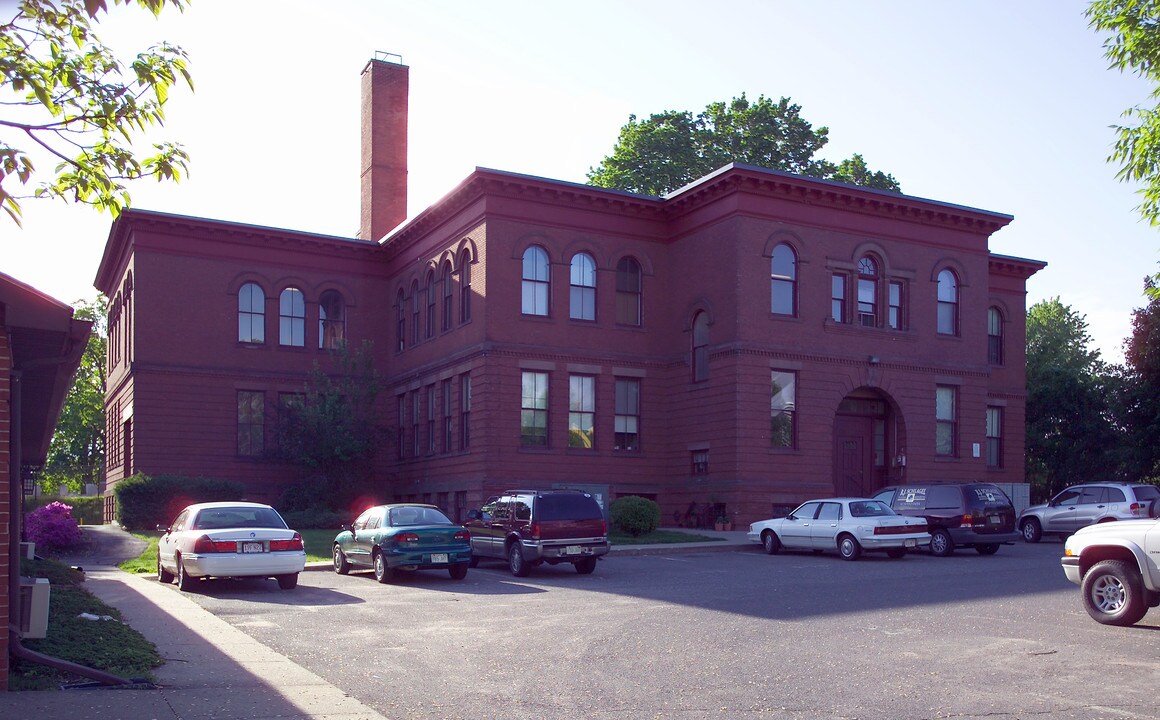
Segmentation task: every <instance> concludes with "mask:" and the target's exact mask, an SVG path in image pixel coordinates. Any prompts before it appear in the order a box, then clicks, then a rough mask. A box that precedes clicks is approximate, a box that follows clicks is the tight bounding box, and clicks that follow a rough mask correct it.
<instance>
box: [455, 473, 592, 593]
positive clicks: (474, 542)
mask: <svg viewBox="0 0 1160 720" xmlns="http://www.w3.org/2000/svg"><path fill="white" fill-rule="evenodd" d="M464 525H465V526H466V527H467V529H468V530H470V531H471V567H475V566H476V564H477V563H478V562H479V559H480V558H481V557H493V558H503V559H506V560H507V561H508V567H509V568H510V569H511V572H512V575H515V576H516V577H523V576H524V575H527V574H528V570H529V569H530V568H531V567H533V566H535V565H539V564H541V563H548V564H549V565H556V564H558V563H572V565H573V566H575V568H576V572H578V573H580V574H582V575H587V574H589V573H591V572H592V571H593V570H595V569H596V559H597V558H599V557H600V556H601V555H604V554H606V553H608V548H609V545H608V523H607V522H606V521H605V519H604V511H603V510H602V509H601V508H600V503H598V502H596V498H594V497H593V496H592V495H589V494H588V493H586V492H581V491H579V490H508V491H507V492H505V493H504V494H502V495H499V496H497V497H493V498H491V499H490V500H488V501H487V502H486V503H484V505H483V507H481V508H480V509H478V510H472V511H470V512H468V513H467V522H466V523H464Z"/></svg>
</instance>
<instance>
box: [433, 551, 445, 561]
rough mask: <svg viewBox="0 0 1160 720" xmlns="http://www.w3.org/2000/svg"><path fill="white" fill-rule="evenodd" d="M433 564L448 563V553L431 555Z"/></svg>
mask: <svg viewBox="0 0 1160 720" xmlns="http://www.w3.org/2000/svg"><path fill="white" fill-rule="evenodd" d="M431 562H432V563H445V562H447V553H431Z"/></svg>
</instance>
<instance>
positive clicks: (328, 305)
mask: <svg viewBox="0 0 1160 720" xmlns="http://www.w3.org/2000/svg"><path fill="white" fill-rule="evenodd" d="M344 342H346V302H344V301H343V299H342V293H340V292H338V291H337V290H327V291H326V292H324V293H322V295H321V296H320V297H319V298H318V347H320V348H326V349H328V350H334V349H337V348H338V347H340V346H341V345H342V344H343V343H344Z"/></svg>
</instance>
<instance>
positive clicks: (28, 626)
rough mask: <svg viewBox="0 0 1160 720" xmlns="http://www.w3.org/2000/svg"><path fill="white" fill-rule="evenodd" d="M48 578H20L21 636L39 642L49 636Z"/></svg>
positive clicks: (49, 586)
mask: <svg viewBox="0 0 1160 720" xmlns="http://www.w3.org/2000/svg"><path fill="white" fill-rule="evenodd" d="M51 587H52V586H51V585H50V584H49V582H48V578H20V636H21V637H22V638H24V639H26V640H38V639H40V638H43V637H44V636H46V635H47V634H48V593H49V589H50V588H51Z"/></svg>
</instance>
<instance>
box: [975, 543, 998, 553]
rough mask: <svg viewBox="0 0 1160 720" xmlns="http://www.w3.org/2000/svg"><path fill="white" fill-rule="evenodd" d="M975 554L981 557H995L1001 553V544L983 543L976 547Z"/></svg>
mask: <svg viewBox="0 0 1160 720" xmlns="http://www.w3.org/2000/svg"><path fill="white" fill-rule="evenodd" d="M975 552H977V553H979V554H980V555H994V554H995V553H997V552H999V543H983V544H982V545H976V546H975Z"/></svg>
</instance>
